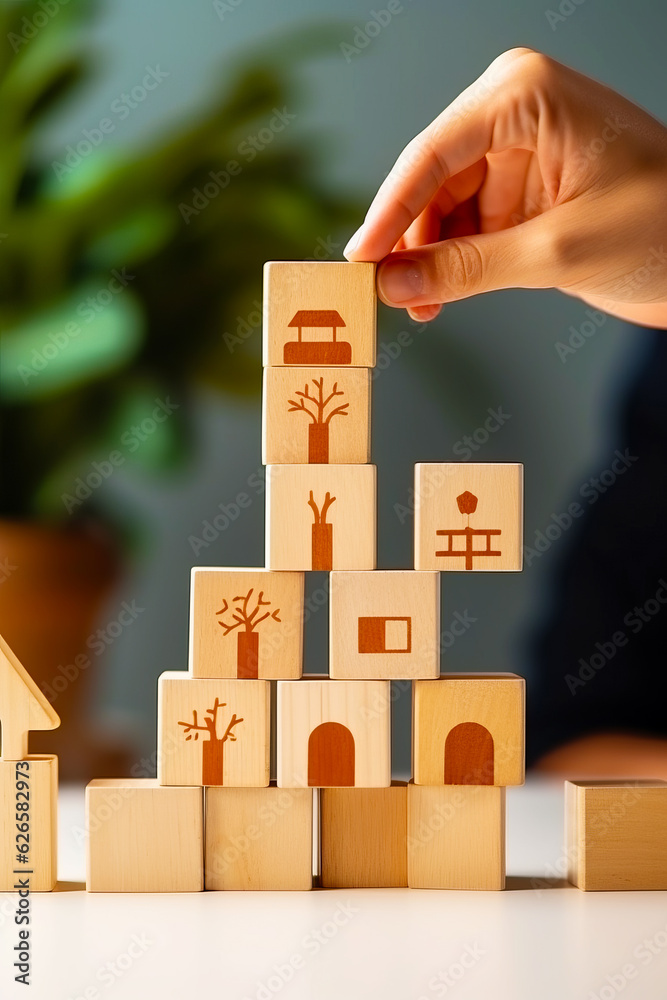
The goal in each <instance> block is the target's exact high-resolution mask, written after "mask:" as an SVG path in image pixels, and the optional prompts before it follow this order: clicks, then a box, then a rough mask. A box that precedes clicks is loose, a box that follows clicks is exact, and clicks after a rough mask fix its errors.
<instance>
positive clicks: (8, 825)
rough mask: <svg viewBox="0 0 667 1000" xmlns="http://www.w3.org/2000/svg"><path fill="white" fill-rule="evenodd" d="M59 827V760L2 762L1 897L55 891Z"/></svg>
mask: <svg viewBox="0 0 667 1000" xmlns="http://www.w3.org/2000/svg"><path fill="white" fill-rule="evenodd" d="M26 825H27V828H26ZM57 825H58V758H57V757H54V756H53V755H46V754H33V755H31V756H28V757H26V758H25V760H18V761H15V760H0V892H15V891H16V889H17V886H18V887H19V888H20V887H23V888H28V889H30V891H31V892H50V891H51V889H54V888H55V886H56V880H57V863H56V861H57ZM26 847H27V850H24V848H26ZM19 856H20V857H21V858H25V861H19V860H18V859H19ZM21 882H22V885H19V883H21Z"/></svg>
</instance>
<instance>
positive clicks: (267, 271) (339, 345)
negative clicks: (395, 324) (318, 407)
mask: <svg viewBox="0 0 667 1000" xmlns="http://www.w3.org/2000/svg"><path fill="white" fill-rule="evenodd" d="M376 302H377V299H376V294H375V264H366V263H363V264H350V263H348V262H347V261H326V262H322V263H320V262H318V261H300V260H296V261H289V260H279V261H269V262H268V263H266V264H265V265H264V309H263V312H264V365H265V366H268V365H271V366H275V365H309V366H311V367H315V368H317V367H322V366H330V365H333V366H339V365H353V366H355V367H360V368H372V367H373V366H374V364H375V322H376V311H377V306H376Z"/></svg>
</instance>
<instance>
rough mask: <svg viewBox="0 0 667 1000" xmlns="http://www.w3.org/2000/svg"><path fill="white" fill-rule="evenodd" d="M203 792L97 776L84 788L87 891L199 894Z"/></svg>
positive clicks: (145, 780) (149, 781)
mask: <svg viewBox="0 0 667 1000" xmlns="http://www.w3.org/2000/svg"><path fill="white" fill-rule="evenodd" d="M203 793H204V790H203V788H172V787H169V788H168V787H163V786H161V785H160V784H159V783H158V781H157V780H156V779H155V778H98V779H96V780H95V781H91V782H90V784H89V785H88V787H87V788H86V888H87V890H88V891H89V892H201V891H202V890H203V888H204V797H203Z"/></svg>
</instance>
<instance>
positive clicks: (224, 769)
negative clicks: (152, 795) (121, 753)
mask: <svg viewBox="0 0 667 1000" xmlns="http://www.w3.org/2000/svg"><path fill="white" fill-rule="evenodd" d="M270 700H271V685H270V682H269V681H251V680H228V679H221V680H214V679H210V678H204V677H191V676H190V675H189V674H186V673H184V672H183V671H178V670H174V671H166V672H165V673H163V674H162V676H161V677H160V680H159V695H158V751H159V752H158V779H159V782H160V784H161V785H232V786H240V787H245V786H264V787H265V786H266V785H268V783H269V757H270V751H271V743H270V734H269V725H270V718H271V710H270Z"/></svg>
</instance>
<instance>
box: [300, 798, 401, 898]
mask: <svg viewBox="0 0 667 1000" xmlns="http://www.w3.org/2000/svg"><path fill="white" fill-rule="evenodd" d="M407 809H408V793H407V785H406V783H405V782H404V781H394V782H392V784H391V787H390V788H323V789H322V792H321V793H320V830H321V834H320V835H321V845H322V848H321V876H320V880H321V884H322V886H323V887H324V888H326V889H362V888H371V889H376V888H377V889H380V888H384V887H386V886H407V884H408V868H407V864H408V853H407V820H408V812H407Z"/></svg>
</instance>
